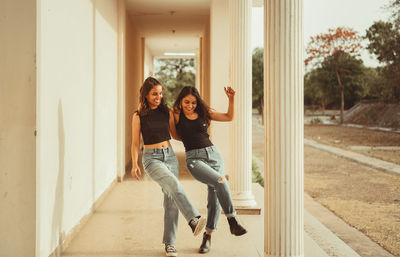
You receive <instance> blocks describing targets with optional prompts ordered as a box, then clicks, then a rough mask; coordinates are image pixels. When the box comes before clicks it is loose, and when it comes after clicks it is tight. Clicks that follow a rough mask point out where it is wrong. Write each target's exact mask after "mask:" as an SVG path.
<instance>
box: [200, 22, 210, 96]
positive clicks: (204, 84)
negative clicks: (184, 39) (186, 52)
mask: <svg viewBox="0 0 400 257" xmlns="http://www.w3.org/2000/svg"><path fill="white" fill-rule="evenodd" d="M201 48H202V56H201V59H202V61H201V65H202V67H201V71H202V74H200V76H201V79H200V80H201V94H202V97H203V99H204V100H205V101H206V103H207V104H210V20H208V22H207V23H206V26H205V29H204V33H203V38H202V46H201Z"/></svg>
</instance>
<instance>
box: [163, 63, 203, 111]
mask: <svg viewBox="0 0 400 257" xmlns="http://www.w3.org/2000/svg"><path fill="white" fill-rule="evenodd" d="M155 77H156V78H157V79H158V80H159V81H160V82H161V83H162V84H163V86H164V87H166V89H167V90H165V91H164V92H163V94H164V97H165V99H166V103H167V104H168V105H169V106H170V107H172V105H173V104H174V102H175V99H176V97H177V96H178V94H179V92H180V91H181V89H182V88H183V87H185V86H195V84H196V75H195V68H194V59H185V58H179V59H178V58H174V59H157V60H156V71H155Z"/></svg>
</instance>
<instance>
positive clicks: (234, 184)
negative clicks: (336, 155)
mask: <svg viewBox="0 0 400 257" xmlns="http://www.w3.org/2000/svg"><path fill="white" fill-rule="evenodd" d="M251 6H252V1H251V0H230V1H229V22H230V59H229V60H230V65H229V80H230V85H231V86H232V87H233V89H235V90H236V96H235V117H234V120H233V122H232V132H233V134H232V135H231V138H232V147H231V156H232V160H233V162H234V164H233V165H232V166H231V168H232V170H231V173H230V177H229V181H230V186H231V190H232V198H233V201H234V205H235V207H253V206H255V205H256V202H255V200H254V196H253V193H252V191H251V183H252V182H251V177H252V176H251V175H252V173H251V162H252V151H251V128H252V126H251V120H252V119H251V111H252V110H251V104H252V102H251V100H252V99H251V48H250V47H251V44H250V38H251V35H250V33H251V27H250V26H251Z"/></svg>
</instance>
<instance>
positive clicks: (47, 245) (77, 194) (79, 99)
mask: <svg viewBox="0 0 400 257" xmlns="http://www.w3.org/2000/svg"><path fill="white" fill-rule="evenodd" d="M94 3H96V5H94ZM117 18H118V17H117V3H116V1H110V0H97V1H90V0H71V1H63V0H39V1H38V21H37V26H38V37H37V39H38V46H37V49H38V53H37V60H38V73H37V74H38V96H37V99H38V100H37V101H38V111H37V115H38V119H37V126H38V151H37V154H38V158H37V161H38V165H37V167H38V177H37V178H38V179H37V187H38V189H39V191H38V197H37V201H38V212H37V214H38V228H37V256H40V257H44V256H49V255H50V254H51V253H52V252H53V251H54V249H55V248H56V247H57V244H58V242H59V238H60V235H64V234H68V233H69V232H70V231H71V229H72V228H73V227H74V226H75V225H77V224H78V223H79V221H80V219H81V218H82V217H83V216H84V215H86V214H88V213H89V212H90V211H91V207H92V205H93V203H94V202H95V200H96V199H97V198H98V197H99V195H101V193H103V192H104V191H105V189H107V187H109V185H110V184H111V183H112V181H113V180H114V179H115V178H116V171H117V156H116V147H117V131H116V125H117V124H116V118H117V53H118V51H117V50H118V49H117Z"/></svg>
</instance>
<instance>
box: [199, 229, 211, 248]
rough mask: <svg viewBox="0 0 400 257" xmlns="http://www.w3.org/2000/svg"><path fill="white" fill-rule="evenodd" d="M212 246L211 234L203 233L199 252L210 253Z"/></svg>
mask: <svg viewBox="0 0 400 257" xmlns="http://www.w3.org/2000/svg"><path fill="white" fill-rule="evenodd" d="M210 248H211V235H207V234H206V232H204V234H203V242H201V245H200V249H199V253H208V252H209V251H210Z"/></svg>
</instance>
